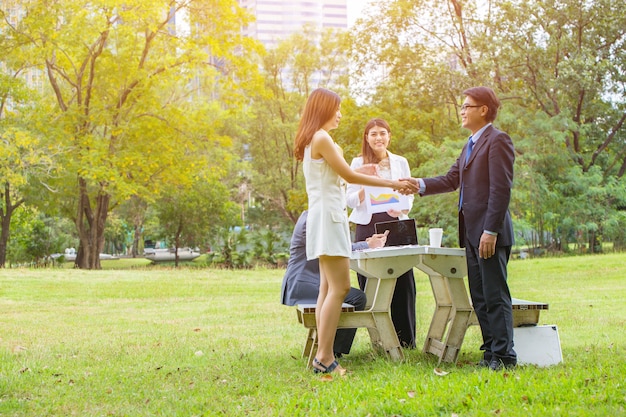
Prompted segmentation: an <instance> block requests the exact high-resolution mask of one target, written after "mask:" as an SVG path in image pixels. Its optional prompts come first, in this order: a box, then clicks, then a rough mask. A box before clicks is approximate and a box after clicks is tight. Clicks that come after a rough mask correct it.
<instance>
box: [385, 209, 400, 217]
mask: <svg viewBox="0 0 626 417" xmlns="http://www.w3.org/2000/svg"><path fill="white" fill-rule="evenodd" d="M387 214H388V215H390V216H391V217H395V218H398V217H400V216H401V215H402V210H394V209H389V210H387Z"/></svg>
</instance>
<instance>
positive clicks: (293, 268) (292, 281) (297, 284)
mask: <svg viewBox="0 0 626 417" xmlns="http://www.w3.org/2000/svg"><path fill="white" fill-rule="evenodd" d="M306 218H307V211H304V212H302V214H301V215H300V218H299V219H298V221H297V222H296V226H295V227H294V229H293V234H292V236H291V245H290V246H289V261H288V262H287V270H286V271H285V276H284V277H283V285H282V289H281V294H280V299H281V302H282V303H283V304H284V305H288V306H294V305H296V304H315V303H316V302H317V295H318V293H319V288H320V265H319V260H318V259H312V260H310V261H309V260H307V259H306ZM386 241H387V236H386V235H383V234H379V235H373V236H372V237H370V238H368V239H366V241H365V242H356V243H353V244H352V250H363V249H368V248H382V247H383V246H385V242H386ZM344 302H345V303H348V304H352V305H353V306H354V309H355V310H356V311H363V309H364V308H365V304H366V302H367V298H366V297H365V293H364V292H363V291H361V290H359V289H357V288H350V292H349V293H348V295H347V296H346V298H345V300H344ZM355 335H356V329H338V330H337V333H336V335H335V344H334V346H333V351H334V352H335V357H337V358H339V357H341V356H342V355H343V354H348V353H350V349H351V348H352V342H353V341H354V336H355Z"/></svg>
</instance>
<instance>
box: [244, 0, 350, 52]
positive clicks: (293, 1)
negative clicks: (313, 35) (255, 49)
mask: <svg viewBox="0 0 626 417" xmlns="http://www.w3.org/2000/svg"><path fill="white" fill-rule="evenodd" d="M238 1H239V5H240V6H241V7H242V8H244V9H246V10H248V11H249V12H250V13H252V15H254V16H255V17H256V21H255V22H252V23H250V25H249V26H247V27H245V28H244V34H245V35H246V36H249V37H251V38H253V39H257V40H259V41H260V42H261V43H262V44H263V45H265V47H266V48H267V49H271V48H272V47H274V46H276V45H277V44H278V42H279V41H280V40H281V39H284V38H286V37H288V36H289V35H291V34H292V33H296V32H298V31H300V30H302V27H303V26H304V25H305V24H307V23H308V24H311V25H313V26H315V27H319V28H333V29H347V28H348V7H347V4H346V0H321V1H313V0H238Z"/></svg>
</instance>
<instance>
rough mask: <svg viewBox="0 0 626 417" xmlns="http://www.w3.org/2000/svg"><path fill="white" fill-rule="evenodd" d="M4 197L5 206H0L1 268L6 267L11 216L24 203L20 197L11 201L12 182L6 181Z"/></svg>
mask: <svg viewBox="0 0 626 417" xmlns="http://www.w3.org/2000/svg"><path fill="white" fill-rule="evenodd" d="M0 196H2V197H4V208H2V207H0V227H1V230H0V268H4V266H5V264H6V261H7V248H8V247H9V236H10V230H11V217H13V212H14V211H15V209H16V208H18V207H19V206H21V205H22V203H23V202H24V200H23V199H18V200H17V201H16V202H15V204H12V203H11V184H9V183H8V182H5V183H4V192H3V193H2V194H0Z"/></svg>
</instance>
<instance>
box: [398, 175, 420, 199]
mask: <svg viewBox="0 0 626 417" xmlns="http://www.w3.org/2000/svg"><path fill="white" fill-rule="evenodd" d="M394 182H397V183H398V185H397V186H396V185H394V187H393V189H394V190H396V191H398V192H399V193H400V194H404V195H409V194H415V193H417V192H419V190H420V184H419V181H418V180H417V178H400V179H399V180H397V181H394Z"/></svg>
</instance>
